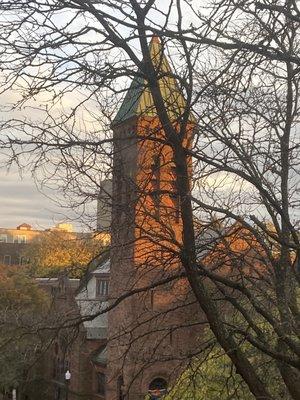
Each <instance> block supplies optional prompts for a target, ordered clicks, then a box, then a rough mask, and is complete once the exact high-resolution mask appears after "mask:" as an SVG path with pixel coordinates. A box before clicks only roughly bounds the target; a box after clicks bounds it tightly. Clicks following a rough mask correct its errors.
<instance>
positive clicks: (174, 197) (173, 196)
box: [170, 193, 180, 223]
mask: <svg viewBox="0 0 300 400" xmlns="http://www.w3.org/2000/svg"><path fill="white" fill-rule="evenodd" d="M170 197H171V200H172V203H173V205H172V209H173V210H172V212H173V214H174V219H175V221H176V222H177V223H178V222H179V220H180V202H179V196H178V195H177V194H175V193H172V194H171V195H170Z"/></svg>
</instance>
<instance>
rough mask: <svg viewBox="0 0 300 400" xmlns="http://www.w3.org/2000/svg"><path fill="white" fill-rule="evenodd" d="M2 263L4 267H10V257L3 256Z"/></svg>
mask: <svg viewBox="0 0 300 400" xmlns="http://www.w3.org/2000/svg"><path fill="white" fill-rule="evenodd" d="M3 262H4V264H5V265H10V264H11V256H10V255H5V256H4V257H3Z"/></svg>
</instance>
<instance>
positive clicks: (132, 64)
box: [0, 0, 300, 399]
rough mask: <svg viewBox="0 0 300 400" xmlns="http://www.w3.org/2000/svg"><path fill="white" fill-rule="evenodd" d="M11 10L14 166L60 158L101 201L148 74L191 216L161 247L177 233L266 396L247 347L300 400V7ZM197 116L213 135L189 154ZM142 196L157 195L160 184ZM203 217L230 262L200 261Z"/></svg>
mask: <svg viewBox="0 0 300 400" xmlns="http://www.w3.org/2000/svg"><path fill="white" fill-rule="evenodd" d="M0 11H1V21H2V27H1V29H2V32H1V46H2V49H3V50H2V53H1V59H2V60H1V61H2V69H3V82H2V96H5V95H6V94H7V93H9V92H10V93H16V94H15V96H17V97H16V101H15V103H14V107H13V109H14V111H15V113H16V114H11V115H12V117H11V118H10V117H9V118H7V119H6V120H5V121H3V122H2V130H3V134H2V135H3V138H2V139H1V145H2V147H3V148H4V149H6V151H10V157H11V158H10V161H11V162H12V161H17V162H20V163H21V162H22V157H23V160H24V157H25V162H26V163H29V164H30V165H32V166H33V167H34V168H36V169H38V168H39V169H40V168H44V170H45V169H47V168H49V167H48V165H49V163H51V164H52V167H51V168H50V169H49V172H50V175H51V176H54V177H55V178H56V177H57V176H58V174H60V173H62V174H65V172H66V171H67V174H66V175H64V176H66V182H67V185H66V184H65V185H64V186H65V188H66V189H67V190H69V189H73V190H74V191H76V189H77V188H80V191H81V193H82V192H83V193H84V194H85V201H86V199H87V198H89V197H91V196H94V193H93V190H92V191H91V192H90V191H89V188H91V187H95V186H96V185H98V186H99V176H100V175H101V173H102V174H103V175H104V176H105V177H107V176H109V174H110V169H109V167H110V156H111V155H112V152H113V151H114V152H116V149H118V143H121V142H122V139H121V138H118V137H116V136H115V137H113V136H112V133H111V130H110V124H111V122H112V119H113V116H114V114H115V111H116V108H117V105H118V102H119V100H120V97H121V95H122V93H124V91H125V90H126V88H127V86H126V85H127V81H126V80H124V78H135V79H140V81H141V82H142V85H144V86H145V89H146V90H148V91H149V93H150V94H151V96H152V99H153V103H154V106H155V113H156V114H157V116H158V118H159V122H160V126H161V128H162V129H163V132H164V135H163V136H162V137H159V136H158V135H157V131H156V132H150V133H149V137H148V138H147V140H151V139H152V140H153V141H154V142H158V143H162V144H163V145H165V146H169V147H170V148H171V152H172V162H173V164H174V171H173V172H174V176H175V178H176V196H178V199H179V202H178V204H180V220H181V221H182V239H181V240H180V241H177V240H174V235H173V236H172V231H170V230H169V232H167V231H168V229H167V228H168V227H167V225H164V226H162V229H161V230H160V231H159V234H158V233H157V230H156V237H154V239H153V240H154V241H156V243H157V241H159V242H161V240H162V237H163V239H164V242H163V246H164V248H166V247H167V249H165V250H167V251H168V252H169V253H170V252H172V253H173V254H175V256H174V257H175V258H176V259H179V260H180V268H179V275H180V274H181V273H184V275H185V276H186V278H187V280H188V282H189V285H190V288H191V289H192V292H193V294H194V296H195V298H196V300H197V302H198V303H199V305H200V306H201V308H202V310H203V311H204V314H205V316H206V318H207V320H208V323H209V326H210V329H211V330H212V332H213V333H214V335H215V337H216V339H217V341H218V342H219V344H220V345H221V347H222V348H223V350H224V351H225V352H226V353H227V354H228V356H229V357H230V359H231V361H232V363H233V365H234V366H235V368H236V370H237V372H238V374H240V375H241V376H242V378H243V380H244V381H245V383H246V384H247V385H248V387H249V389H250V391H251V392H252V394H253V395H254V397H255V398H257V399H271V398H274V395H273V394H272V393H271V392H270V390H269V388H268V387H267V385H265V384H264V381H263V376H262V375H261V374H260V372H259V370H258V369H257V368H255V362H254V361H253V360H252V359H251V357H250V356H249V355H248V353H247V350H246V347H247V346H251V347H252V348H254V349H256V350H257V351H258V352H260V353H261V354H264V355H266V356H267V357H268V358H269V359H270V360H273V361H274V362H275V363H276V365H277V371H278V379H280V380H281V384H282V385H283V387H286V388H287V389H288V390H289V393H290V396H291V397H292V398H294V399H297V398H299V393H300V387H299V383H298V382H299V381H300V380H299V309H298V296H299V294H298V293H299V287H298V286H299V268H298V260H299V256H300V253H299V252H300V248H299V239H298V225H299V221H298V212H299V211H298V210H299V200H298V195H299V137H298V136H299V135H297V129H298V126H297V124H298V114H299V109H298V90H299V72H300V70H299V64H300V59H299V37H298V35H299V34H298V25H299V9H298V7H297V4H296V2H294V1H282V2H276V3H274V2H272V1H268V0H266V1H262V2H256V3H253V2H250V1H232V0H228V1H225V2H224V1H220V2H215V3H213V4H211V6H210V7H208V6H207V7H205V8H203V9H201V7H200V6H199V5H198V4H197V2H196V1H195V2H193V1H184V0H182V1H180V0H177V1H172V0H170V1H168V2H159V1H155V0H149V1H135V0H126V1H125V0H124V1H113V0H107V1H89V0H72V1H68V2H67V1H58V0H52V1H51V0H48V1H46V0H39V1H38V0H33V1H2V2H1V5H0ZM153 34H156V35H158V36H159V37H160V38H161V46H162V47H163V48H164V50H165V52H167V49H169V51H170V59H172V60H173V72H172V71H163V72H161V69H160V68H158V66H157V64H155V62H154V61H153V58H151V54H150V50H149V38H150V37H152V35H153ZM166 77H169V78H170V77H171V78H173V79H175V80H176V81H177V84H178V87H179V88H180V90H181V91H182V92H183V94H184V98H185V101H184V106H183V107H182V108H180V109H179V112H178V113H177V115H176V116H175V117H174V115H173V116H172V117H170V107H171V108H172V105H171V106H170V105H168V104H166V101H165V98H164V96H163V94H162V89H161V85H160V82H161V80H163V79H164V78H166ZM124 82H125V83H124ZM75 94H76V97H77V98H78V101H76V102H73V101H74V97H75ZM70 96H71V98H72V104H71V105H70V102H69V103H67V99H70ZM26 107H27V108H26ZM33 107H38V109H39V116H40V117H39V118H41V119H40V120H39V121H38V120H37V119H36V118H35V113H36V112H34V113H32V112H31V111H30V110H31V109H32V108H33ZM19 109H21V110H23V111H22V112H23V114H22V112H20V111H19ZM62 109H63V111H64V112H63V113H62V112H61V110H62ZM24 112H25V114H24ZM17 113H19V114H17ZM191 113H193V115H194V118H195V120H196V121H197V132H196V133H195V134H194V138H193V144H192V145H187V144H186V141H187V131H188V130H189V123H190V115H191ZM16 115H17V117H16ZM92 118H93V120H94V123H95V125H93V124H92V123H91V120H92ZM79 120H80V121H84V122H82V123H79ZM99 122H100V124H99ZM127 139H128V138H127ZM140 140H143V138H141V139H140ZM144 140H145V139H144ZM113 141H114V144H115V147H114V150H113V148H112V146H111V144H112V142H113ZM58 160H59V162H58ZM61 160H62V162H61ZM23 162H24V161H23ZM191 164H193V180H192V184H191V179H190V175H191V173H190V171H191V169H190V165H191ZM66 166H67V168H66ZM74 174H75V177H74ZM82 177H84V179H85V180H84V182H85V183H84V184H82V183H81V182H82V181H81V179H82ZM86 179H88V182H89V184H88V183H86V182H87V180H86ZM138 189H139V190H140V193H139V195H140V198H143V195H144V194H145V190H146V188H145V187H143V188H141V186H140V187H139V188H138ZM167 190H169V189H167ZM145 208H146V207H145ZM144 212H145V213H147V209H146V210H144ZM195 213H198V217H199V218H200V219H201V221H202V224H201V225H202V228H201V229H200V233H202V234H203V230H205V227H208V228H209V229H212V228H213V230H214V232H215V233H216V234H215V235H214V236H213V238H214V239H213V240H212V243H210V248H212V249H213V253H212V254H215V257H209V256H204V255H203V253H201V251H199V248H200V250H201V249H202V248H203V247H204V248H206V249H207V248H208V247H209V246H208V245H207V243H206V244H205V245H204V244H203V243H202V242H201V240H200V241H198V240H197V233H196V232H195ZM212 217H213V218H212ZM216 220H217V221H216ZM217 222H218V223H217ZM234 222H236V224H234ZM139 228H141V227H139ZM148 239H149V238H148ZM175 239H176V238H175ZM216 239H217V240H216ZM239 241H240V242H239ZM174 242H175V244H174ZM241 242H243V243H244V244H243V245H240V246H239V245H233V243H235V244H236V243H241ZM166 243H170V246H167V245H166ZM153 265H155V263H154V264H153ZM177 272H178V271H177ZM174 279H175V278H174ZM146 287H147V289H149V286H147V285H146ZM218 298H219V299H220V298H222V300H223V302H225V303H226V304H227V309H228V311H227V312H226V313H225V315H226V317H225V316H224V312H223V309H222V308H220V307H219V304H220V303H219V301H217V300H216V299H218ZM223 304H224V303H223ZM270 338H272V340H270ZM246 345H247V346H246ZM245 346H246V347H245Z"/></svg>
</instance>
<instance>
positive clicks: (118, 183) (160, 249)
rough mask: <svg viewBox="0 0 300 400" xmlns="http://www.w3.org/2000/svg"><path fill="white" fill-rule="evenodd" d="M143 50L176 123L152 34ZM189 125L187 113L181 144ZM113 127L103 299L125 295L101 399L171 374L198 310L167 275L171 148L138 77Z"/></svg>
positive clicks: (158, 386) (171, 268)
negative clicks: (108, 243) (110, 206)
mask: <svg viewBox="0 0 300 400" xmlns="http://www.w3.org/2000/svg"><path fill="white" fill-rule="evenodd" d="M150 53H151V58H152V61H153V64H154V67H155V69H156V72H157V74H158V76H159V86H160V90H161V94H162V96H163V99H164V102H165V105H166V107H167V111H168V114H169V117H170V120H171V121H172V123H173V124H174V126H177V124H178V119H179V117H180V115H181V113H182V111H183V109H184V106H185V101H184V97H183V95H182V93H181V92H180V90H179V86H178V84H177V82H176V80H175V79H174V77H172V75H171V68H170V65H169V62H168V60H167V58H166V57H165V55H164V54H163V49H162V44H161V43H160V41H159V39H158V38H156V37H154V38H153V39H152V40H151V43H150ZM193 129H194V122H193V121H192V118H191V121H190V122H189V124H188V126H187V129H186V137H185V140H184V143H186V146H189V145H190V143H191V141H192V131H193ZM113 131H114V146H115V147H114V172H113V210H112V250H111V281H110V301H111V303H113V302H114V301H116V300H117V299H119V298H120V297H122V296H124V295H125V298H124V299H123V300H122V301H121V302H120V303H119V304H118V306H117V307H116V308H114V309H113V310H112V311H110V312H109V316H108V325H109V328H108V340H109V342H108V353H107V354H108V382H107V398H108V399H109V400H116V399H117V400H119V399H122V398H126V399H130V400H136V399H143V398H144V396H145V395H146V394H147V393H163V392H164V390H165V389H167V388H168V387H169V386H170V385H171V384H172V382H174V380H175V379H176V377H178V375H179V374H180V371H182V368H183V366H184V365H185V363H186V360H187V358H188V357H189V356H190V355H191V354H192V352H193V349H194V348H195V340H196V339H195V338H196V336H197V332H198V330H197V320H198V319H199V313H198V312H197V311H195V306H194V299H193V297H192V296H191V294H190V293H189V290H188V285H187V283H186V281H185V280H184V279H179V278H176V279H175V277H176V276H177V275H178V274H180V273H181V272H182V271H181V265H180V262H179V258H178V252H179V249H180V246H181V231H182V224H181V218H180V204H179V200H178V196H177V193H176V185H175V176H174V163H173V151H172V148H171V147H170V145H168V143H167V141H166V138H165V133H164V130H163V129H162V127H161V125H160V123H159V119H158V117H157V112H156V109H155V106H154V104H153V100H152V96H151V93H150V91H149V89H148V88H147V86H146V84H145V82H144V81H143V79H141V78H139V77H136V78H135V79H134V80H133V81H132V83H131V86H130V88H129V90H128V92H127V94H126V96H125V99H124V101H123V104H122V105H121V107H120V109H119V111H118V113H117V116H116V118H115V120H114V123H113ZM132 292H133V294H132V295H130V296H129V297H126V296H127V294H129V293H132ZM195 327H196V328H195ZM149 391H150V392H149Z"/></svg>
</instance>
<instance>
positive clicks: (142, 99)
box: [113, 36, 185, 125]
mask: <svg viewBox="0 0 300 400" xmlns="http://www.w3.org/2000/svg"><path fill="white" fill-rule="evenodd" d="M149 50H150V56H151V59H152V62H153V65H154V67H155V69H156V71H157V72H158V73H160V74H161V75H162V76H161V78H160V79H159V86H160V90H161V93H162V96H163V99H164V101H165V104H166V107H167V109H168V114H169V116H170V118H172V119H176V118H177V117H178V116H179V115H180V114H181V112H183V110H184V106H185V100H184V97H183V95H182V93H181V91H180V89H179V87H178V83H177V82H176V79H175V78H174V76H172V69H171V67H170V64H169V61H168V60H167V58H166V56H165V55H164V53H163V46H162V43H161V41H160V40H159V38H158V37H157V36H153V37H152V39H151V42H150V47H149ZM140 115H147V116H156V115H157V112H156V109H155V106H154V102H153V99H152V95H151V93H150V90H149V88H148V87H147V82H146V81H145V80H144V79H143V78H141V77H139V76H135V77H134V79H133V80H132V82H131V85H130V87H129V89H128V91H127V93H126V95H125V98H124V100H123V103H122V105H121V107H120V108H119V111H118V112H117V115H116V117H115V119H114V121H113V125H118V124H120V123H122V122H125V121H127V120H128V119H130V118H132V117H134V116H140Z"/></svg>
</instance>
